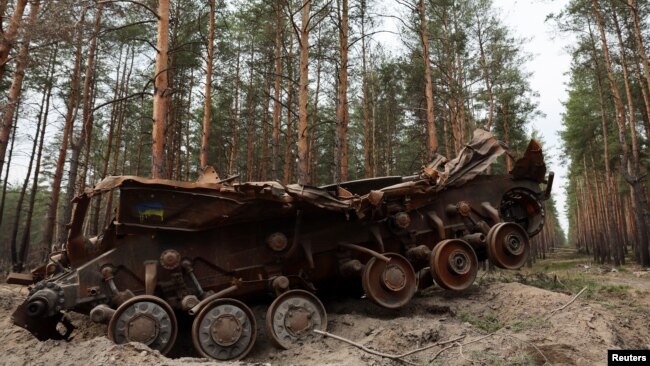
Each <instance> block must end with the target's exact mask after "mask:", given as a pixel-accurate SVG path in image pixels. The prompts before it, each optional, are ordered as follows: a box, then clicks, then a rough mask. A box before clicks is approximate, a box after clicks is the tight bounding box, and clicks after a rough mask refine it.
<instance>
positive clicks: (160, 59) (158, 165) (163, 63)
mask: <svg viewBox="0 0 650 366" xmlns="http://www.w3.org/2000/svg"><path fill="white" fill-rule="evenodd" d="M168 48H169V0H158V42H157V44H156V49H157V54H156V68H155V74H154V96H153V131H152V134H151V136H152V149H151V176H152V178H158V179H160V178H166V174H167V173H166V172H165V127H166V123H167V93H168V90H167V89H168V85H167V60H168V54H167V53H168V52H169V49H168Z"/></svg>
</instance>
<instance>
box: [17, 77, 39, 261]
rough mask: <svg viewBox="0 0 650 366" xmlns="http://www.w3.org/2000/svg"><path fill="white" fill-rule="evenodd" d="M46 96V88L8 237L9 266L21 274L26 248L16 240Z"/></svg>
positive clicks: (36, 147) (21, 221)
mask: <svg viewBox="0 0 650 366" xmlns="http://www.w3.org/2000/svg"><path fill="white" fill-rule="evenodd" d="M46 95H47V88H46V89H45V90H43V98H42V102H41V106H40V110H39V112H38V121H37V124H36V132H35V133H34V141H33V143H32V152H31V154H30V155H29V156H30V158H29V164H28V165H27V174H26V175H25V180H24V181H23V185H22V187H21V189H20V194H19V196H18V201H17V202H16V213H15V217H16V221H14V226H13V229H12V230H11V237H10V239H9V240H10V244H9V246H10V248H11V264H12V266H13V271H14V272H22V271H23V269H24V268H25V261H26V258H27V248H26V247H21V248H17V246H16V244H17V239H18V231H19V230H20V226H21V225H22V223H23V220H22V211H23V204H24V202H25V194H27V187H28V186H29V182H30V177H31V173H32V167H33V166H34V159H35V158H36V151H37V149H38V141H39V140H40V135H41V129H43V128H44V127H45V121H44V120H43V108H44V107H45V98H46Z"/></svg>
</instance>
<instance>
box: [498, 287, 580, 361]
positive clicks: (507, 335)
mask: <svg viewBox="0 0 650 366" xmlns="http://www.w3.org/2000/svg"><path fill="white" fill-rule="evenodd" d="M585 288H586V287H585ZM583 291H584V289H583ZM502 335H503V336H506V337H510V338H514V339H516V340H518V341H519V342H522V343H525V344H527V345H529V346H531V347H533V348H535V350H536V351H537V352H538V353H539V354H540V355H542V357H544V365H550V366H552V365H553V364H552V363H551V361H549V360H548V358H546V355H544V353H543V352H542V350H540V349H539V347H537V346H536V345H535V344H534V343H532V342H528V341H524V340H523V339H521V338H518V337H515V336H513V335H510V334H502Z"/></svg>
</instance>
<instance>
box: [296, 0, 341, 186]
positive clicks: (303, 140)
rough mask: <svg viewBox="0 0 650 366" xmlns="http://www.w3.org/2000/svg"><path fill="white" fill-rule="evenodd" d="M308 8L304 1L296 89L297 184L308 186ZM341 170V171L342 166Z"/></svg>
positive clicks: (307, 2)
mask: <svg viewBox="0 0 650 366" xmlns="http://www.w3.org/2000/svg"><path fill="white" fill-rule="evenodd" d="M343 2H344V3H345V4H347V0H343ZM344 6H347V5H344ZM310 7H311V0H304V1H303V5H302V24H301V25H300V82H299V87H298V88H299V90H298V184H309V162H308V160H307V154H308V145H307V132H308V130H307V127H308V115H307V103H308V102H309V90H308V88H309V19H310ZM346 10H347V8H346ZM346 27H347V26H346ZM346 63H347V62H346ZM346 106H347V103H346ZM346 153H347V152H346ZM345 158H346V159H347V156H345ZM345 165H346V166H345V168H346V169H347V163H346V164H345ZM341 169H343V166H342V167H341ZM346 171H347V170H346ZM346 178H347V174H346Z"/></svg>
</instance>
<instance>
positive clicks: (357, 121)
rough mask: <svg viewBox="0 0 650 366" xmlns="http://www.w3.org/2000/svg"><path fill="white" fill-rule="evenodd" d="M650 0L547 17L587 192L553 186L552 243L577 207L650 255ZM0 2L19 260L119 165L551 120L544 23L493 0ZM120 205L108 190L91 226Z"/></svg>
mask: <svg viewBox="0 0 650 366" xmlns="http://www.w3.org/2000/svg"><path fill="white" fill-rule="evenodd" d="M648 11H649V9H648V6H647V4H645V2H637V1H634V0H625V1H622V0H611V1H609V0H608V1H606V0H600V1H598V0H593V1H586V0H575V1H571V2H570V3H569V4H568V6H567V7H566V9H565V10H564V11H562V12H561V13H558V14H551V15H549V17H548V19H547V22H549V23H553V24H555V25H556V26H557V28H558V29H559V32H565V33H568V34H573V35H575V36H576V37H577V40H578V43H577V44H576V45H574V47H573V48H572V50H571V52H572V55H573V65H572V69H571V82H570V84H569V85H568V88H569V93H570V94H569V99H568V100H567V101H566V112H565V116H564V124H565V130H564V131H563V133H562V139H563V141H564V150H565V154H564V156H563V159H564V163H565V164H567V165H568V166H569V167H570V175H569V177H568V178H569V181H570V184H569V186H568V187H567V188H566V189H567V192H566V194H567V195H568V197H569V203H568V207H566V208H565V207H557V208H556V207H555V204H554V201H553V200H550V201H548V202H547V204H546V225H545V226H544V232H543V234H542V235H540V236H539V237H536V238H535V239H534V240H533V247H532V250H533V252H532V253H533V255H532V259H533V260H534V259H536V258H544V257H545V256H546V254H547V253H548V252H549V251H552V250H553V248H556V247H558V246H561V245H563V244H564V243H565V240H566V239H565V233H564V232H563V229H562V227H561V226H560V225H559V224H558V212H557V210H565V209H566V210H567V212H568V216H569V221H570V226H569V228H568V229H569V231H568V236H567V237H568V242H569V244H570V245H572V246H575V247H576V248H577V249H578V250H579V251H581V252H585V253H589V254H590V255H593V258H594V260H595V261H597V262H600V263H605V262H607V263H610V262H611V263H615V264H618V263H622V262H624V260H625V255H626V251H627V250H631V251H632V253H631V255H632V257H633V258H635V259H636V260H638V261H639V262H640V263H642V264H644V265H647V264H648V263H649V259H648V245H647V243H648V240H649V238H648V235H649V233H648V230H647V225H646V220H647V219H650V218H648V215H650V210H649V208H648V202H647V187H646V184H645V181H644V177H645V171H646V170H647V169H646V166H647V161H646V159H645V157H646V151H647V145H646V141H647V139H648V138H649V137H650V122H649V120H650V118H649V115H650V97H649V92H648V83H649V81H650V66H649V64H648V56H647V52H646V48H645V44H646V43H647V42H648V35H647V31H648V29H647V28H648V25H647V23H648V22H647V20H648ZM0 16H2V18H1V19H0V20H1V21H0V31H1V34H0V37H1V38H0V91H1V92H2V96H1V98H2V104H1V105H0V117H1V118H2V125H1V130H0V168H1V171H2V175H1V182H2V193H1V197H0V220H1V221H0V243H1V245H0V268H2V269H3V270H7V271H8V270H10V269H11V270H14V271H22V270H25V269H28V268H30V267H33V266H34V265H36V264H38V263H41V262H42V261H43V260H44V259H45V258H46V257H47V255H48V253H49V252H50V251H51V250H52V247H53V246H56V245H60V244H61V243H63V242H65V238H66V234H67V233H66V229H65V225H66V224H67V223H68V222H70V218H71V210H72V203H71V202H72V199H73V198H74V197H75V196H76V195H77V194H79V193H81V192H82V191H83V189H84V187H92V186H93V185H94V184H96V183H97V182H99V181H101V180H102V179H103V178H104V177H107V176H109V175H138V176H145V177H154V178H166V179H173V180H180V181H194V180H196V179H197V177H198V176H199V174H200V172H201V170H202V168H203V167H205V166H207V165H211V166H213V167H214V168H215V169H216V171H217V172H218V173H219V175H220V176H221V177H222V178H226V177H233V176H235V175H237V176H238V178H236V179H239V180H240V181H266V180H279V181H281V182H284V183H291V182H297V183H299V184H306V185H316V186H318V185H322V184H328V183H336V182H343V181H348V180H354V179H361V178H368V177H378V176H390V175H408V174H413V173H414V172H415V171H417V170H418V169H419V168H420V167H421V166H423V165H424V164H426V163H427V162H429V160H430V158H431V157H432V156H433V154H434V153H436V152H437V153H440V154H442V155H444V156H447V157H448V158H453V157H455V156H456V154H457V153H458V152H459V150H460V149H461V148H462V147H463V145H464V144H465V143H467V142H468V140H469V138H470V137H471V134H472V131H473V130H474V129H476V128H483V129H486V130H489V131H491V132H493V133H494V134H495V135H496V136H497V137H498V138H499V139H500V140H502V141H504V142H505V143H506V144H507V145H508V146H509V147H510V152H511V155H512V157H516V156H517V155H518V154H521V153H523V150H524V149H525V147H526V144H527V143H528V140H529V139H530V138H531V137H533V138H540V134H539V132H538V131H535V130H534V129H533V128H531V126H530V124H529V121H530V120H531V119H533V118H538V117H540V116H542V115H543V112H542V111H540V110H539V108H538V103H537V93H536V91H535V90H534V88H533V87H531V85H530V76H531V75H530V71H527V69H526V63H527V61H528V60H529V59H530V58H531V57H532V55H530V54H527V53H526V52H525V51H523V47H522V45H523V44H524V42H526V41H527V40H525V39H522V38H519V37H518V36H517V34H515V33H514V32H513V31H512V30H511V29H509V28H508V27H507V26H506V25H505V24H504V23H503V20H502V19H501V18H500V15H499V10H498V9H497V8H495V7H494V5H493V4H492V2H491V1H490V0H467V1H455V0H435V1H432V0H427V1H425V0H397V1H394V2H392V1H389V2H386V1H383V2H382V1H379V0H359V1H348V0H329V1H326V0H302V1H296V0H255V1H240V0H203V1H197V0H172V1H170V0H160V1H154V0H140V1H135V0H102V1H89V0H88V1H71V0H56V1H54V0H30V1H28V0H14V1H12V0H1V1H0ZM388 23H392V24H396V25H397V26H396V27H395V28H396V29H397V30H396V31H392V30H389V29H391V28H390V27H387V24H388ZM387 36H390V37H387ZM387 38H389V39H392V41H391V40H389V41H387V40H386V39H387ZM542 143H543V141H542ZM512 157H511V156H508V157H506V158H504V159H502V160H501V161H499V162H498V164H497V166H495V167H494V168H493V169H494V170H496V171H504V172H505V171H510V169H511V168H512V163H513V158H512ZM555 189H556V191H557V190H561V189H564V188H563V187H555ZM113 208H114V207H113V203H112V200H111V199H107V200H104V201H100V202H99V203H98V204H96V205H95V206H94V207H93V208H92V212H93V215H94V216H93V220H92V221H93V222H92V224H91V225H88V226H87V227H86V228H85V230H86V231H88V232H91V234H94V233H97V232H99V230H100V228H101V227H103V226H104V225H106V224H107V221H108V220H110V217H111V214H112V210H113ZM628 248H629V249H628Z"/></svg>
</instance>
